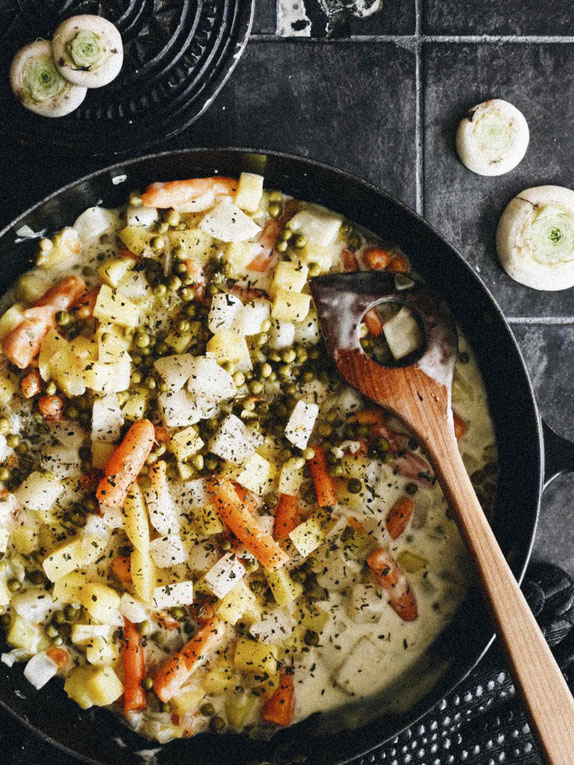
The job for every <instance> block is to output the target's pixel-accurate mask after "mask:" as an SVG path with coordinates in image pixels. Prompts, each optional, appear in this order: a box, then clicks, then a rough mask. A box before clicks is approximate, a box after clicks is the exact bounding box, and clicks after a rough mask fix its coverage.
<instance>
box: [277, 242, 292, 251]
mask: <svg viewBox="0 0 574 765" xmlns="http://www.w3.org/2000/svg"><path fill="white" fill-rule="evenodd" d="M288 247H289V244H288V243H287V242H286V241H285V240H284V239H280V240H279V241H278V242H277V243H276V245H275V249H276V250H277V252H286V251H287V248H288Z"/></svg>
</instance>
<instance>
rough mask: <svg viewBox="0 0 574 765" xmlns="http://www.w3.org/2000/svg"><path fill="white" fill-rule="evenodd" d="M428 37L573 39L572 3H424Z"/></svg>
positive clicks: (475, 0) (492, 0)
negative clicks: (520, 36)
mask: <svg viewBox="0 0 574 765" xmlns="http://www.w3.org/2000/svg"><path fill="white" fill-rule="evenodd" d="M423 8H424V11H423V13H424V26H423V30H424V32H425V33H427V34H455V35H485V34H491V35H572V34H574V14H573V12H572V2H571V0H548V2H543V3H542V2H538V0H503V2H501V1H500V0H473V2H460V0H425V2H424V4H423Z"/></svg>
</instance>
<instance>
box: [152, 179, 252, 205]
mask: <svg viewBox="0 0 574 765" xmlns="http://www.w3.org/2000/svg"><path fill="white" fill-rule="evenodd" d="M236 189H237V180H236V179H235V178H225V177H224V176H222V175H214V176H211V177H210V178H189V179H188V180H185V181H168V182H167V183H152V184H150V185H149V186H148V187H147V189H146V190H145V191H144V193H143V194H142V195H141V200H142V202H143V204H144V205H145V206H146V207H160V208H166V207H174V206H175V207H177V206H181V205H185V204H187V203H189V202H191V201H192V200H194V199H197V198H198V197H201V196H203V194H207V193H208V192H210V191H212V192H213V193H214V194H215V195H216V196H221V195H230V194H233V193H234V192H235V190H236Z"/></svg>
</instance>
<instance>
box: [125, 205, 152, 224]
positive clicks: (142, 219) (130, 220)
mask: <svg viewBox="0 0 574 765" xmlns="http://www.w3.org/2000/svg"><path fill="white" fill-rule="evenodd" d="M158 218H159V210H157V208H155V207H146V206H145V205H128V207H127V209H126V221H127V224H128V226H152V225H153V224H154V223H155V222H156V220H157V219H158Z"/></svg>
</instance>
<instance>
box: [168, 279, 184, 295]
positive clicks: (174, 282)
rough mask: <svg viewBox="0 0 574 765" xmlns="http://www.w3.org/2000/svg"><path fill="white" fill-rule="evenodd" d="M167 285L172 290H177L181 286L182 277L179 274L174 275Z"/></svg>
mask: <svg viewBox="0 0 574 765" xmlns="http://www.w3.org/2000/svg"><path fill="white" fill-rule="evenodd" d="M167 286H168V288H169V289H170V290H171V291H172V292H176V291H177V290H178V289H179V288H180V287H181V279H180V278H179V276H172V277H171V279H170V280H169V282H168V283H167Z"/></svg>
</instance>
